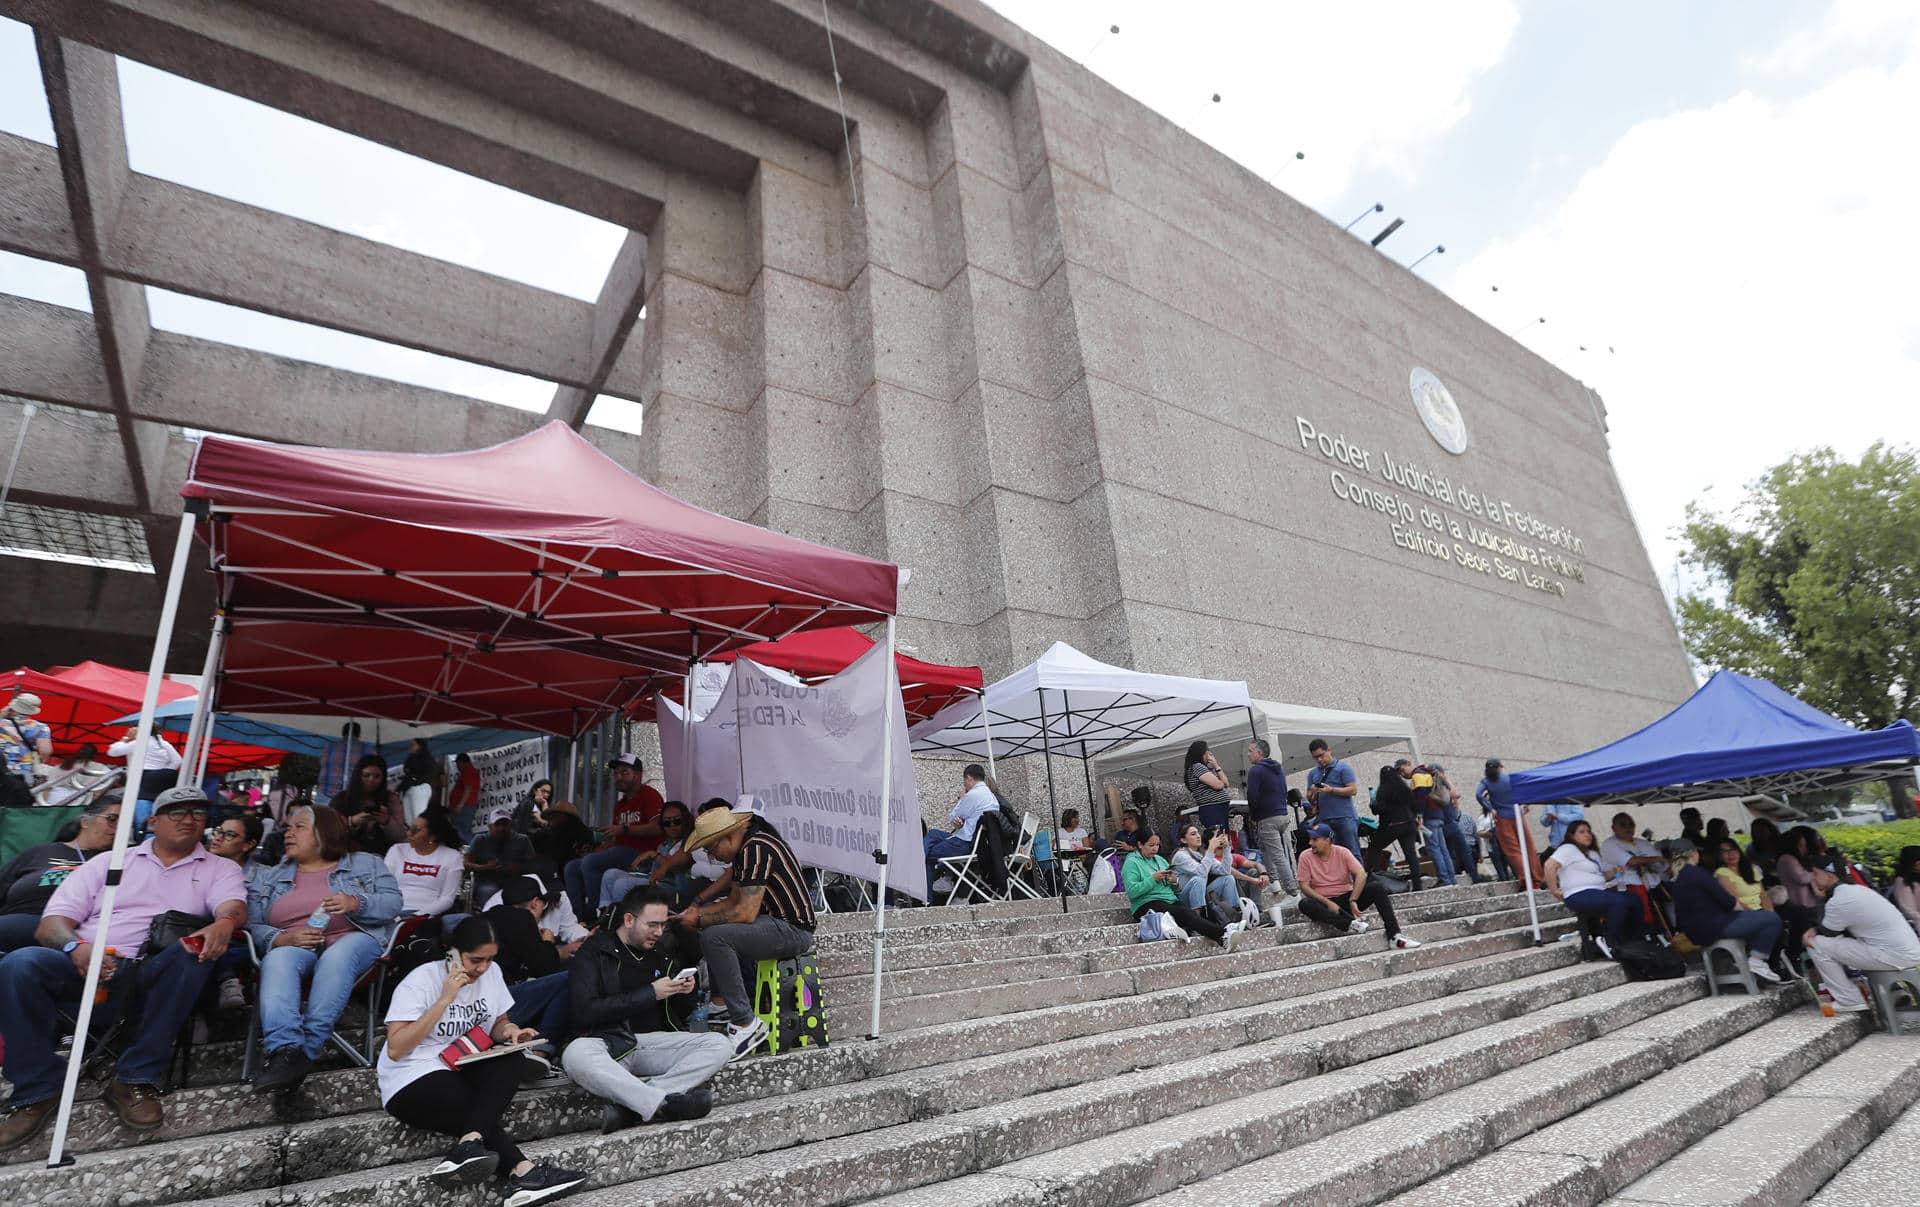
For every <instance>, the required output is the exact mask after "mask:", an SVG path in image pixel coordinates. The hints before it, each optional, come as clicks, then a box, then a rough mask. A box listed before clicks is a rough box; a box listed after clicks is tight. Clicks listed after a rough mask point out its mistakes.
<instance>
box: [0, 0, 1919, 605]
mask: <svg viewBox="0 0 1920 1207" xmlns="http://www.w3.org/2000/svg"><path fill="white" fill-rule="evenodd" d="M990 2H991V3H993V4H994V5H995V7H997V8H999V9H1001V10H1002V11H1004V12H1006V13H1007V14H1008V15H1009V16H1011V17H1013V18H1014V19H1015V20H1017V21H1019V22H1020V23H1021V24H1023V25H1025V26H1027V27H1028V28H1030V29H1033V30H1034V31H1036V32H1037V33H1038V34H1040V35H1041V36H1042V37H1043V38H1045V39H1046V40H1048V41H1049V42H1052V43H1053V44H1054V45H1056V46H1058V47H1060V48H1061V49H1062V50H1064V51H1066V52H1067V53H1068V54H1070V55H1072V56H1074V57H1076V58H1083V59H1084V60H1085V61H1087V62H1088V64H1089V66H1090V67H1091V68H1092V69H1094V70H1095V71H1098V72H1100V73H1101V74H1103V75H1105V76H1106V77H1107V78H1109V79H1111V80H1112V81H1113V82H1114V83H1115V84H1117V85H1118V86H1120V87H1121V88H1123V89H1125V90H1127V91H1128V92H1130V93H1132V94H1133V95H1135V96H1137V97H1139V98H1140V99H1141V100H1143V101H1144V102H1146V103H1147V104H1150V105H1152V106H1153V107H1154V108H1156V109H1158V110H1160V111H1161V112H1163V113H1165V114H1167V115H1168V116H1169V117H1171V118H1172V119H1174V120H1175V121H1177V122H1180V123H1181V124H1183V125H1186V126H1187V127H1189V128H1190V129H1191V130H1192V131H1193V132H1194V133H1195V134H1196V135H1197V136H1198V137H1201V138H1204V139H1206V140H1208V141H1209V142H1211V143H1213V144H1214V145H1216V146H1218V147H1219V148H1220V149H1221V150H1223V151H1224V152H1226V153H1228V154H1230V155H1232V156H1234V157H1235V158H1236V159H1239V160H1241V161H1242V162H1244V163H1246V164H1247V165H1248V166H1250V167H1251V168H1253V169H1254V170H1255V171H1257V172H1259V173H1260V174H1261V175H1263V176H1265V177H1267V178H1268V179H1270V180H1272V181H1274V182H1275V183H1276V185H1278V186H1279V187H1281V188H1283V189H1285V190H1287V191H1288V192H1290V193H1292V194H1294V195H1295V196H1297V197H1299V198H1301V199H1302V200H1304V201H1305V202H1307V203H1308V204H1310V205H1312V206H1313V207H1315V208H1316V209H1318V210H1319V211H1320V212H1321V213H1323V214H1325V215H1327V216H1329V217H1331V218H1333V219H1334V220H1335V221H1337V222H1340V223H1342V224H1344V223H1346V222H1347V221H1348V220H1349V219H1351V218H1352V217H1354V216H1355V215H1356V214H1358V213H1360V212H1362V211H1363V210H1365V209H1366V208H1367V207H1368V206H1369V205H1371V204H1372V203H1373V202H1375V201H1379V202H1382V203H1384V204H1385V206H1386V212H1385V213H1384V214H1382V215H1379V216H1376V217H1372V218H1370V219H1369V220H1368V221H1367V222H1363V223H1361V224H1360V225H1359V227H1357V228H1356V229H1357V230H1358V231H1359V232H1361V233H1363V234H1371V233H1372V232H1373V231H1374V230H1376V229H1378V225H1379V224H1383V223H1384V222H1385V221H1386V220H1387V219H1390V218H1393V217H1396V216H1399V217H1403V218H1405V219H1406V225H1405V226H1404V227H1402V228H1401V230H1400V231H1399V232H1398V233H1396V234H1395V235H1394V236H1393V237H1392V239H1391V240H1389V241H1388V242H1387V243H1386V244H1384V245H1383V249H1382V250H1383V251H1384V252H1385V253H1386V254H1389V255H1392V256H1393V257H1395V258H1396V259H1398V260H1400V261H1402V262H1407V261H1410V260H1412V259H1413V258H1414V257H1416V256H1418V255H1419V254H1420V253H1422V252H1424V251H1426V250H1427V249H1429V248H1431V247H1432V246H1434V245H1435V244H1436V243H1443V244H1445V245H1446V248H1447V251H1446V254H1444V255H1439V256H1434V257H1432V258H1430V259H1428V260H1427V261H1426V262H1425V263H1424V264H1422V265H1421V266H1420V269H1419V271H1420V272H1421V274H1422V275H1424V276H1427V277H1428V278H1430V279H1431V280H1433V281H1434V282H1435V283H1436V284H1438V285H1439V286H1441V287H1442V288H1443V289H1445V290H1447V291H1448V292H1449V293H1450V294H1452V296H1453V297H1454V298H1456V299H1457V300H1458V301H1459V302H1460V303H1461V304H1463V305H1465V306H1468V307H1470V308H1472V309H1473V310H1475V311H1476V312H1478V313H1480V314H1481V315H1482V316H1483V317H1485V318H1486V319H1487V320H1488V321H1490V322H1492V323H1494V324H1495V325H1497V326H1499V327H1500V328H1501V329H1502V330H1504V331H1507V332H1509V333H1510V334H1514V335H1515V336H1516V337H1517V338H1519V339H1521V340H1522V341H1524V342H1525V343H1527V344H1528V345H1529V346H1530V347H1532V348H1534V349H1535V350H1536V351H1538V352H1540V353H1541V354H1542V355H1544V356H1546V357H1547V358H1548V359H1550V360H1553V361H1554V362H1555V363H1557V364H1559V365H1561V366H1562V367H1563V368H1565V369H1566V370H1567V371H1568V372H1570V373H1572V374H1574V375H1575V376H1577V377H1579V378H1581V379H1583V380H1585V381H1586V382H1588V383H1589V384H1591V385H1593V386H1594V387H1595V388H1596V389H1598V390H1599V391H1600V392H1601V394H1602V396H1603V397H1604V398H1605V400H1606V404H1607V408H1608V412H1609V419H1610V423H1611V439H1612V444H1613V454H1614V461H1615V464H1616V465H1617V466H1618V468H1619V472H1620V476H1621V479H1622V481H1623V483H1624V485H1625V487H1626V491H1627V496H1628V499H1629V501H1630V502H1631V504H1632V505H1633V508H1634V510H1635V513H1636V515H1637V517H1638V520H1639V523H1640V527H1641V530H1642V533H1643V535H1644V536H1645V538H1646V540H1647V544H1648V547H1649V551H1650V553H1651V554H1652V557H1653V563H1654V566H1655V569H1656V570H1657V571H1658V572H1659V573H1660V574H1661V576H1662V578H1663V579H1664V580H1667V581H1668V582H1670V581H1671V575H1672V566H1673V563H1674V560H1675V545H1674V542H1673V540H1672V537H1673V534H1674V530H1675V529H1676V528H1677V526H1678V525H1679V524H1680V523H1681V521H1682V518H1683V513H1684V509H1685V506H1686V504H1687V502H1688V501H1689V500H1693V499H1700V498H1705V499H1708V500H1710V501H1713V500H1717V501H1720V502H1721V503H1722V504H1723V505H1724V504H1726V503H1730V502H1731V501H1733V500H1734V499H1735V498H1736V497H1737V495H1738V493H1739V491H1740V489H1741V486H1742V484H1743V483H1745V482H1746V481H1748V480H1750V479H1751V478H1753V477H1754V476H1756V475H1757V474H1758V473H1759V472H1760V471H1762V470H1763V469H1765V468H1766V467H1767V466H1769V465H1772V464H1774V463H1776V462H1778V461H1780V460H1782V459H1784V458H1785V457H1786V456H1788V455H1790V454H1792V453H1794V452H1798V451H1804V450H1806V449H1809V448H1812V447H1814V446H1816V445H1819V444H1829V445H1832V446H1834V447H1835V448H1837V449H1839V450H1840V452H1841V453H1843V454H1844V455H1846V456H1849V457H1851V456H1857V455H1858V454H1859V453H1860V452H1861V451H1862V450H1863V449H1864V448H1866V446H1867V445H1868V444H1870V443H1871V442H1872V441H1874V440H1875V439H1886V440H1889V441H1893V442H1897V443H1906V444H1920V305H1916V304H1915V303H1914V302H1913V299H1912V293H1913V288H1914V282H1915V281H1916V280H1920V239H1915V238H1914V237H1913V236H1912V235H1910V234H1909V233H1908V232H1906V231H1905V230H1904V223H1905V221H1906V219H1907V218H1908V217H1909V215H1910V213H1911V210H1912V206H1913V199H1914V198H1915V197H1916V196H1920V156H1916V155H1915V154H1914V152H1913V149H1912V146H1913V126H1914V118H1915V115H1916V114H1920V3H1910V2H1908V0H1860V2H1850V0H1841V2H1838V3H1816V2H1814V0H1767V2H1747V0H1740V2H1736V0H1690V2H1688V3H1682V4H1676V3H1672V2H1671V0H1604V2H1602V0H1588V2H1578V3H1576V2H1571V0H1568V2H1552V0H1534V2H1532V3H1519V2H1517V0H1479V2H1475V0H1448V3H1445V4H1436V3H1428V2H1419V0H1403V2H1398V3H1395V2H1391V0H1375V2H1373V3H1369V4H1364V5H1362V4H1353V3H1348V2H1344V0H1341V2H1334V0H1328V2H1325V3H1311V4H1308V3H1286V4H1278V3H1270V2H1266V0H1257V2H1239V3H1220V2H1216V3H1208V4H1166V3H1157V2H1150V0H1100V2H1093V0H1085V2H1082V0H990ZM1114 24H1118V25H1119V26H1120V27H1121V32H1120V33H1119V34H1118V35H1113V34H1110V33H1108V32H1107V30H1108V28H1109V26H1111V25H1114ZM122 88H123V91H124V94H125V104H126V109H127V114H128V135H129V143H130V154H131V157H132V161H133V165H134V167H135V168H136V169H137V170H140V171H143V172H147V173H151V174H153V175H157V176H162V177H166V178H168V179H173V180H178V181H180V182H182V183H186V184H190V185H193V186H195V187H198V188H202V189H207V190H209V191H213V192H217V193H221V194H224V195H227V196H232V197H236V198H240V199H242V200H246V201H250V202H254V203H257V204H261V205H267V206H271V207H273V208H275V209H279V210H283V211H286V212H289V213H294V214H298V215H300V216H302V217H306V218H310V219H312V220H314V221H318V222H322V223H325V224H327V225H331V226H335V227H340V228H343V229H347V230H350V231H354V232H356V233H359V234H363V235H367V236H369V237H373V238H380V239H385V240H387V241H390V242H394V243H397V244H400V245H401V246H405V247H408V248H410V249H413V250H416V251H420V252H424V253H427V254H431V255H436V256H441V257H444V258H447V259H451V260H455V261H458V262H460V263H463V264H469V265H472V266H474V267H478V268H483V269H486V270H488V271H491V272H496V273H500V274H502V275H505V276H510V277H514V278H516V279H519V280H524V281H528V282H531V283H534V284H538V285H542V286H545V287H547V288H550V289H556V290H560V291H562V292H565V293H568V294H570V295H573V296H576V297H581V298H587V299H591V298H592V297H594V296H595V294H596V292H597V291H598V288H599V284H600V280H601V277H602V276H603V275H604V273H605V270H606V267H607V265H608V263H610V261H611V260H612V257H613V253H614V250H615V249H616V248H617V247H618V246H619V241H620V235H621V232H620V231H618V230H617V229H615V228H613V227H610V226H608V225H607V224H605V223H601V222H598V221H595V220H593V219H589V218H585V217H582V216H580V215H578V214H573V213H570V212H568V211H565V210H561V209H558V208H556V207H553V206H550V205H547V204H545V203H543V202H538V201H534V200H532V199H529V198H526V197H522V196H519V195H516V194H513V193H511V192H508V191H506V190H504V189H499V188H496V187H493V186H490V185H485V184H482V183H480V182H477V181H473V180H471V179H469V178H466V177H462V176H459V175H457V174H455V173H451V172H448V171H445V170H444V169H440V168H437V167H434V166H432V165H429V164H424V163H421V162H419V161H416V160H412V159H409V158H408V157H406V156H403V155H400V154H398V153H396V152H391V151H387V150H385V149H383V148H379V147H375V146H372V145H371V144H367V143H363V142H360V141H359V140H357V139H354V138H351V137H349V136H346V135H343V134H339V133H337V132H334V131H331V130H327V129H326V128H324V127H320V126H316V125H313V124H311V123H308V122H304V121H301V120H299V119H296V118H292V117H288V116H286V115H283V114H279V113H276V112H274V111H271V110H267V109H264V108H261V107H259V106H255V105H251V104H249V103H246V102H241V101H238V100H235V99H233V98H231V97H225V96H222V95H220V94H218V93H215V92H212V91H211V90H208V89H205V88H201V87H199V86H198V85H193V84H189V83H186V82H184V81H180V80H176V79H173V78H171V77H168V76H165V75H163V74H161V73H159V72H156V71H153V70H151V69H148V68H144V67H140V66H138V65H135V64H125V63H123V64H122ZM1214 92H1218V93H1220V94H1221V98H1222V99H1221V102H1220V103H1219V104H1217V105H1216V104H1213V103H1211V102H1210V101H1209V99H1208V97H1209V95H1210V94H1211V93H1214ZM0 128H3V129H6V130H9V131H11V132H14V133H18V134H22V135H25V136H27V137H31V138H37V139H40V140H42V141H49V142H50V141H51V140H52V134H51V128H50V125H49V122H48V118H47V113H46V105H45V101H44V98H43V96H42V94H41V91H40V87H39V76H38V69H37V67H36V66H35V64H34V57H33V51H32V40H31V37H30V35H29V34H28V32H27V31H26V29H25V28H24V27H22V26H19V25H17V24H13V23H10V22H6V21H0ZM216 135H217V136H216ZM1296 152H1305V153H1306V159H1304V160H1298V159H1295V158H1294V156H1295V153H1296ZM1494 286H1498V292H1495V291H1494V289H1493V287H1494ZM0 291H4V292H13V293H25V294H28V295H31V296H35V297H41V298H44V299H46V300H49V301H55V302H60V303H62V304H66V305H74V306H84V305H85V289H84V284H83V283H82V282H81V280H80V277H79V274H78V273H77V272H69V271H65V270H58V269H53V268H50V267H48V266H44V265H36V264H34V263H33V262H31V261H26V260H22V259H21V258H19V257H13V256H6V255H4V254H0ZM153 313H154V321H155V323H156V324H157V325H159V326H161V327H164V328H167V329H170V330H178V331H186V332H190V333H193V334H197V335H202V336H205V337H208V338H213V339H221V340H226V341H229V342H233V343H240V344H246V345H249V346H253V347H261V348H265V349H268V350H271V351H277V352H281V353H283V354H287V355H294V356H302V357H306V358H308V359H313V360H319V361H323V362H326V363H330V364H338V365H343V366H345V367H349V368H357V369H361V370H363V371H366V372H372V373H379V374H383V375H386V376H391V377H398V378H402V379H404V380H408V381H413V382H417V383H419V384H423V385H430V386H436V387H439V388H442V389H449V390H455V391H458V392H462V393H467V394H471V395H474V396H477V397H483V398H489V399H493V400H495V401H499V402H504V403H509V404H513V405H519V406H528V407H544V405H545V403H546V400H547V398H548V397H549V396H550V393H551V390H550V387H548V386H546V385H545V384H544V383H540V382H534V381H530V380H528V379H524V378H517V377H515V376H514V375H512V374H506V373H499V372H496V371H493V370H488V369H481V368H478V367H475V366H470V365H463V364H459V363H457V362H452V361H447V360H444V359H442V358H438V357H433V356H428V355H426V354H422V353H414V352H409V351H406V350H403V349H396V348H391V347H388V346H384V345H380V344H377V343H374V342H372V341H367V340H360V339H357V338H355V337H351V336H342V335H338V334H336V333H330V332H322V331H317V330H315V329H312V328H306V327H302V326H301V325H299V324H291V323H283V322H280V321H279V320H273V319H267V318H263V317H261V316H257V315H250V314H246V313H244V312H240V311H235V310H231V309H228V308H224V307H219V306H215V305H212V304H210V303H205V302H197V301H193V300H191V299H186V298H178V297H171V296H165V295H160V296H156V297H155V298H154V299H153ZM1540 318H1545V319H1546V320H1547V321H1546V322H1545V323H1544V324H1542V323H1540V322H1538V321H1537V320H1539V319H1540ZM1581 345H1585V347H1586V350H1585V351H1581ZM1608 348H1612V349H1613V351H1612V352H1610V353H1609V352H1608V351H1606V349H1608ZM636 411H637V408H635V407H633V406H632V405H631V404H623V403H615V402H611V401H608V402H603V403H602V404H600V405H599V406H598V407H596V410H595V413H594V416H593V419H594V421H595V422H601V423H607V424H609V425H610V426H618V427H625V428H628V429H630V430H631V429H632V428H633V427H634V425H635V424H636V423H637V421H638V416H637V414H636V413H635V412H636Z"/></svg>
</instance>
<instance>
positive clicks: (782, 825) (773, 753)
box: [663, 645, 927, 901]
mask: <svg viewBox="0 0 1920 1207" xmlns="http://www.w3.org/2000/svg"><path fill="white" fill-rule="evenodd" d="M776 674H777V672H774V673H770V672H769V671H768V670H767V669H766V668H765V667H762V666H758V665H756V664H755V663H753V662H751V661H749V660H748V659H745V658H742V659H740V660H739V661H738V662H736V663H735V664H734V673H733V680H732V682H731V683H730V684H729V687H730V688H731V689H732V694H733V699H734V706H735V708H736V710H737V716H738V730H737V732H738V734H739V743H740V746H739V750H740V760H741V764H742V773H743V774H742V778H743V779H744V781H745V784H746V791H748V792H751V793H753V794H754V795H756V796H758V797H760V799H761V800H763V801H764V802H766V806H767V819H768V820H769V821H771V822H773V824H774V825H775V826H777V827H779V830H780V834H781V836H782V837H784V838H785V839H786V840H787V845H789V846H791V847H792V848H793V853H794V854H795V855H796V856H798V857H799V859H800V861H801V862H802V863H806V864H811V865H812V866H814V867H821V868H827V869H830V870H832V871H836V872H845V873H846V874H848V875H850V876H858V877H860V878H861V879H862V880H871V881H875V882H877V881H878V880H879V879H880V867H879V865H878V864H877V863H876V862H875V861H874V858H873V854H874V852H875V851H877V850H878V849H879V847H880V824H881V809H880V776H881V766H882V764H881V759H882V758H885V757H889V756H890V757H891V758H892V760H893V792H892V796H893V799H892V801H891V802H890V804H889V807H888V808H887V810H886V816H887V825H888V828H889V831H890V841H889V843H888V847H889V851H890V855H889V859H888V865H887V867H888V875H887V887H889V888H893V889H898V890H899V891H901V892H903V893H905V894H907V895H908V896H910V897H916V898H918V899H920V900H922V901H925V900H926V899H927V868H926V861H925V858H924V856H923V854H922V852H923V850H924V848H923V846H922V844H921V841H920V807H919V799H920V798H919V791H918V789H917V788H916V786H915V784H914V777H913V758H912V756H911V754H909V752H908V748H907V719H906V709H905V707H904V705H902V703H901V700H900V689H899V685H898V684H897V683H895V682H894V674H893V661H892V659H891V658H889V657H888V655H887V651H886V649H885V648H884V647H883V646H878V645H876V646H874V647H873V648H872V649H871V650H869V651H868V652H867V653H865V654H863V655H861V657H860V659H859V660H858V661H856V662H855V663H854V664H853V665H852V666H849V667H848V668H847V669H846V670H844V671H842V672H840V673H839V674H838V675H835V676H834V677H833V678H831V679H828V680H827V681H825V682H824V683H819V684H816V685H812V686H808V685H805V684H800V683H793V682H782V681H781V679H783V678H786V676H780V677H778V678H776V677H775V676H776ZM883 709H891V710H892V711H893V749H892V750H891V751H885V750H883V749H882V745H883V736H882V731H883V725H884V721H885V716H886V714H885V713H884V712H883V711H882V710H883ZM698 732H699V731H696V733H698ZM701 736H704V734H702V735H701ZM663 740H664V739H663Z"/></svg>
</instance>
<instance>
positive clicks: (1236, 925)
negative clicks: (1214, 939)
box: [1220, 922, 1247, 955]
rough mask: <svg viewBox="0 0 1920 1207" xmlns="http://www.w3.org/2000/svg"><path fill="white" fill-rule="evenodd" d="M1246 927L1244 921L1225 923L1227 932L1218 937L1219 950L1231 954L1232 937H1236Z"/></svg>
mask: <svg viewBox="0 0 1920 1207" xmlns="http://www.w3.org/2000/svg"><path fill="white" fill-rule="evenodd" d="M1246 928H1247V924H1246V923H1245V922H1229V923H1227V933H1226V934H1224V935H1222V936H1221V938H1220V950H1222V951H1224V952H1226V953H1228V954H1229V955H1231V954H1232V953H1233V941H1234V939H1235V938H1237V937H1238V936H1239V934H1240V932H1241V931H1243V930H1245V929H1246Z"/></svg>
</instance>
